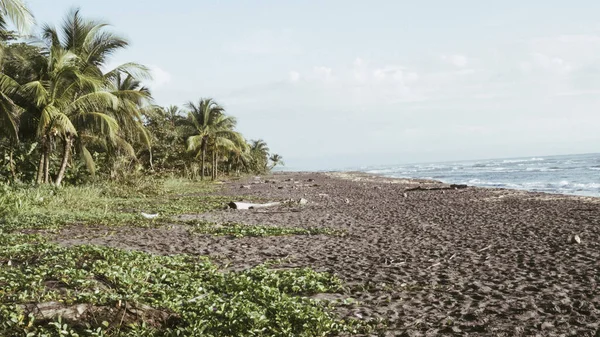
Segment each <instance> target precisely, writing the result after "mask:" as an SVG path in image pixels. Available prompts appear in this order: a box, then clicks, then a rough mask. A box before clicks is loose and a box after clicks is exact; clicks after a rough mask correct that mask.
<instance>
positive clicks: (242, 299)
mask: <svg viewBox="0 0 600 337" xmlns="http://www.w3.org/2000/svg"><path fill="white" fill-rule="evenodd" d="M0 246H1V248H0V285H1V289H2V290H1V291H0V322H1V323H0V333H1V334H2V335H23V336H252V335H253V336H327V335H333V334H337V333H341V332H348V333H351V332H357V331H361V330H364V329H365V328H366V327H365V326H361V325H360V324H359V323H357V322H355V321H344V320H340V319H338V318H336V317H335V315H333V314H332V311H331V307H330V306H329V305H328V304H327V303H326V302H320V301H317V300H313V299H309V298H308V297H306V296H309V295H312V294H316V293H326V292H336V291H339V290H340V289H341V283H340V281H339V280H338V279H337V278H336V277H334V276H332V275H329V274H326V273H318V272H315V271H312V270H310V269H292V270H270V269H268V268H267V266H265V265H263V266H258V267H255V268H252V269H249V270H245V271H241V272H223V271H220V270H219V269H218V268H217V266H216V265H214V264H212V263H211V262H210V261H209V260H208V259H206V258H203V257H193V256H187V255H174V256H156V255H151V254H147V253H143V252H137V251H123V250H119V249H114V248H107V247H94V246H75V247H61V246H58V245H54V244H50V243H45V242H44V240H43V238H41V237H39V236H36V235H24V234H8V235H7V234H4V235H2V236H1V238H0ZM59 316H61V317H59Z"/></svg>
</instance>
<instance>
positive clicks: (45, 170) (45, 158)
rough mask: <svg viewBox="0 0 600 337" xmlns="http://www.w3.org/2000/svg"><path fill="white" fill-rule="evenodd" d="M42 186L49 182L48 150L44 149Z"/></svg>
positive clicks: (47, 148)
mask: <svg viewBox="0 0 600 337" xmlns="http://www.w3.org/2000/svg"><path fill="white" fill-rule="evenodd" d="M44 152H45V154H44V184H47V183H48V182H49V181H50V149H49V147H46V150H45V151H44Z"/></svg>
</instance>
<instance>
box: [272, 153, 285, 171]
mask: <svg viewBox="0 0 600 337" xmlns="http://www.w3.org/2000/svg"><path fill="white" fill-rule="evenodd" d="M269 160H270V161H271V169H272V168H274V167H275V166H277V165H281V166H284V165H285V163H284V162H283V157H282V156H280V155H278V154H277V153H274V154H272V155H271V156H270V157H269Z"/></svg>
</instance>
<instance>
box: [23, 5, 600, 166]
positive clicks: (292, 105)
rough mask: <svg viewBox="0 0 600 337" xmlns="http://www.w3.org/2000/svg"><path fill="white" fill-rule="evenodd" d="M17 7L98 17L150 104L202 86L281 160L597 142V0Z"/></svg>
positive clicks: (319, 161) (50, 16)
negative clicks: (122, 43)
mask: <svg viewBox="0 0 600 337" xmlns="http://www.w3.org/2000/svg"><path fill="white" fill-rule="evenodd" d="M27 3H28V5H29V7H30V8H31V9H32V11H33V12H34V15H35V16H36V20H37V21H38V22H39V23H51V24H54V25H59V24H60V22H61V21H62V18H63V17H64V15H65V13H66V12H67V11H68V10H69V9H71V8H74V7H80V8H81V10H82V14H83V15H84V16H86V17H89V18H94V19H101V20H104V21H107V22H109V23H110V24H111V25H112V26H113V28H112V29H113V30H114V31H116V32H118V33H120V34H121V35H123V36H125V37H127V38H128V39H129V40H130V41H131V46H130V48H128V49H127V50H125V51H122V52H119V53H118V54H116V55H115V56H114V57H113V58H112V59H111V61H110V62H111V64H114V65H117V64H120V63H124V62H129V61H135V62H140V63H142V64H145V65H148V66H149V67H150V68H151V69H152V72H153V76H154V78H153V80H152V82H149V83H147V84H148V86H150V88H151V89H152V91H153V94H154V97H155V100H156V103H157V104H159V105H162V106H168V105H171V104H174V105H179V106H183V104H184V103H186V102H188V101H198V100H199V99H200V98H203V97H212V98H214V99H215V100H217V102H219V103H221V104H222V105H223V106H224V107H225V108H226V110H227V112H228V113H229V114H231V115H233V116H235V117H237V119H238V128H239V130H240V131H241V132H242V133H243V134H244V135H245V136H246V137H248V138H251V139H257V138H262V139H264V140H265V141H267V143H268V144H269V147H270V148H271V150H272V152H276V153H279V154H280V155H282V156H283V157H284V159H285V162H286V166H287V167H288V168H289V169H299V170H300V169H304V170H306V169H323V170H325V169H340V168H352V167H361V166H376V165H393V164H401V163H414V162H435V161H449V160H467V159H484V158H505V157H520V156H541V155H556V154H571V153H590V152H600V129H599V125H600V16H598V13H600V1H594V0H573V1H562V0H561V1H556V0H544V1H542V0H530V1H527V2H525V1H522V0H517V1H515V0H504V1H495V2H493V3H492V2H491V1H481V0H471V1H467V0H455V1H445V0H438V1H433V0H429V1H428V0H423V1H403V0H389V1H377V0H372V1H357V0H343V1H342V0H339V1H338V0H330V1H328V0H302V1H300V0H289V1H280V0H272V1H261V0H256V1H242V0H230V1H202V0H171V1H164V0H161V1H158V0H144V1H134V0H118V1H117V0H102V1H99V0H52V1H48V0H28V1H27Z"/></svg>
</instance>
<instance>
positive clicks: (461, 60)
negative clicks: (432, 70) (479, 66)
mask: <svg viewBox="0 0 600 337" xmlns="http://www.w3.org/2000/svg"><path fill="white" fill-rule="evenodd" d="M442 61H444V62H445V63H448V64H451V65H453V66H455V67H458V68H464V67H466V66H467V64H468V63H469V59H468V58H467V57H466V56H465V55H462V54H452V55H442Z"/></svg>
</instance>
